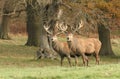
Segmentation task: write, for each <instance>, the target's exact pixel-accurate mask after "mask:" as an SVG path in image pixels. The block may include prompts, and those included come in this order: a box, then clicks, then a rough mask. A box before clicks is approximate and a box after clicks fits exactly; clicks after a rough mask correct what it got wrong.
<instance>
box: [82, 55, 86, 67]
mask: <svg viewBox="0 0 120 79" xmlns="http://www.w3.org/2000/svg"><path fill="white" fill-rule="evenodd" d="M82 60H83V65H84V66H85V62H86V59H85V55H84V54H82Z"/></svg>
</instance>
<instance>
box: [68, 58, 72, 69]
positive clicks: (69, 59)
mask: <svg viewBox="0 0 120 79" xmlns="http://www.w3.org/2000/svg"><path fill="white" fill-rule="evenodd" d="M67 59H68V62H69V65H70V67H71V66H72V65H71V57H70V56H67Z"/></svg>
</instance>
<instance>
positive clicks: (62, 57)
mask: <svg viewBox="0 0 120 79" xmlns="http://www.w3.org/2000/svg"><path fill="white" fill-rule="evenodd" d="M63 60H64V56H61V66H62V65H63Z"/></svg>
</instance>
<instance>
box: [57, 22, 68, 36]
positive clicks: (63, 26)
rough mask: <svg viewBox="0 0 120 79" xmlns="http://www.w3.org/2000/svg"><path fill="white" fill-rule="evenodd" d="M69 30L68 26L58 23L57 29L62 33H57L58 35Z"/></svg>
mask: <svg viewBox="0 0 120 79" xmlns="http://www.w3.org/2000/svg"><path fill="white" fill-rule="evenodd" d="M67 28H68V26H67V24H65V23H63V22H62V23H60V24H59V23H58V25H57V29H58V30H60V31H61V32H59V33H57V34H56V35H58V34H60V33H64V32H65V31H66V30H67Z"/></svg>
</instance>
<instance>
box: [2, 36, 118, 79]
mask: <svg viewBox="0 0 120 79" xmlns="http://www.w3.org/2000/svg"><path fill="white" fill-rule="evenodd" d="M11 37H12V40H0V79H96V78H97V79H119V78H120V75H119V73H120V49H119V48H120V38H115V39H111V40H112V47H113V51H114V53H115V54H116V57H107V56H106V57H103V56H101V57H100V58H101V61H100V65H95V58H94V57H90V58H89V59H90V61H89V62H90V63H89V67H83V65H82V60H81V57H80V58H79V66H73V67H69V64H68V62H67V60H65V61H64V63H63V64H64V65H63V67H61V66H60V60H59V57H58V60H50V59H40V60H35V59H34V57H35V52H36V50H38V47H27V46H24V44H25V42H26V39H27V37H26V36H22V35H17V36H13V35H11ZM72 64H73V65H74V59H72Z"/></svg>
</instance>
